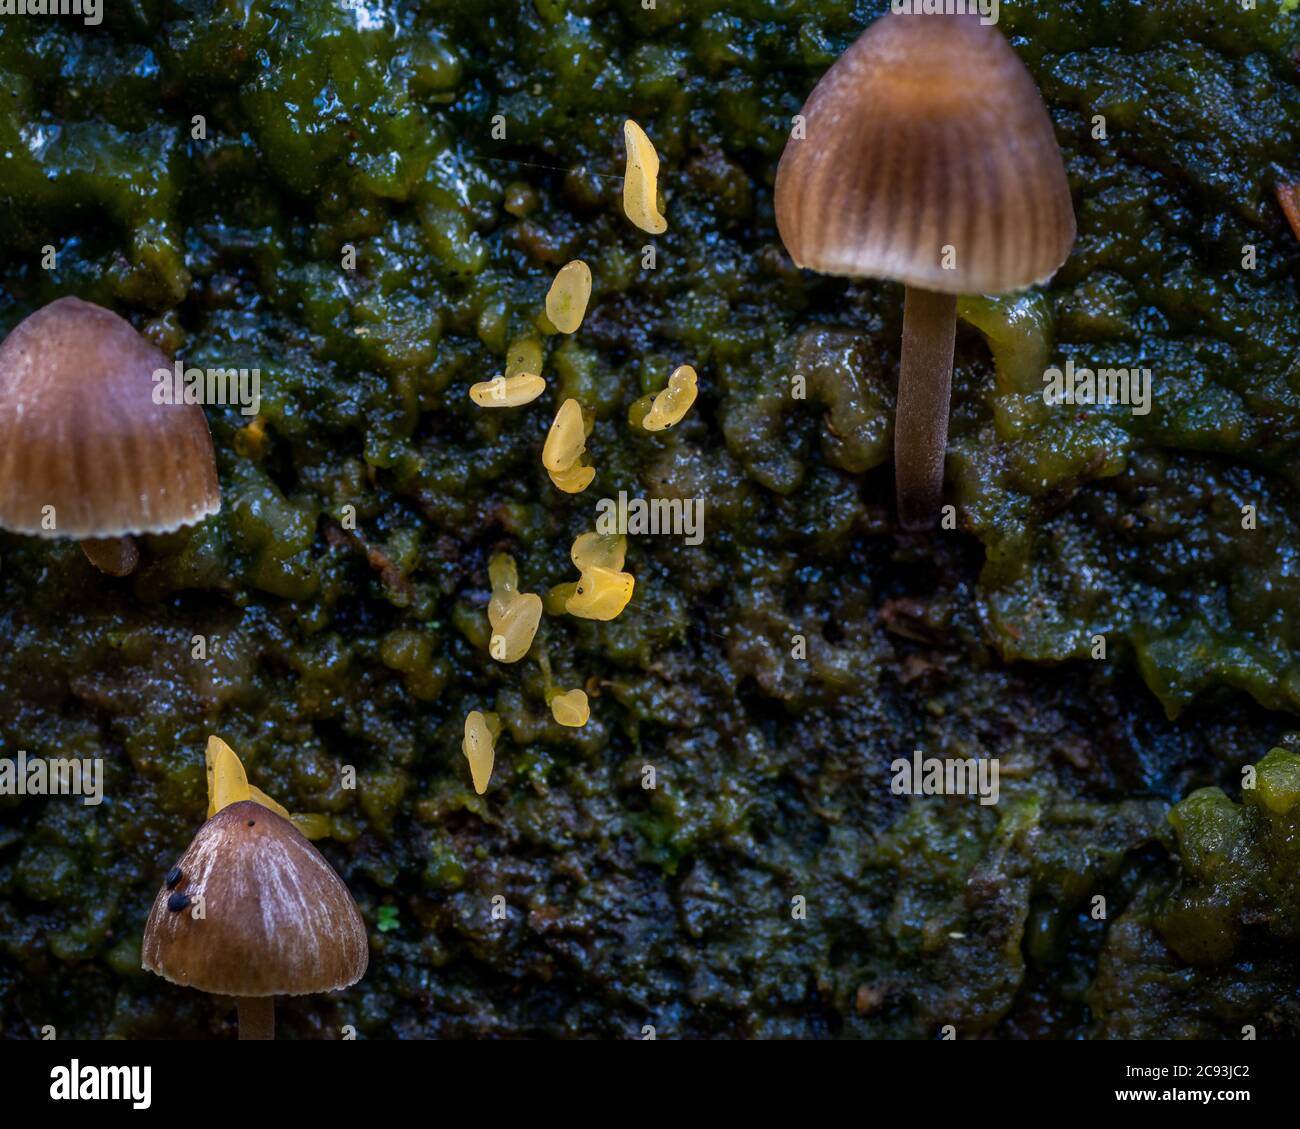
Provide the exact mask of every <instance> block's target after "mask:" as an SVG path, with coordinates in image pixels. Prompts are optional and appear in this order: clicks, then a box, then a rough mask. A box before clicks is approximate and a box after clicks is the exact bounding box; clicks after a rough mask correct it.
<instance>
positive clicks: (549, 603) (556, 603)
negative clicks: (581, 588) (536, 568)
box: [542, 580, 578, 615]
mask: <svg viewBox="0 0 1300 1129" xmlns="http://www.w3.org/2000/svg"><path fill="white" fill-rule="evenodd" d="M577 590H578V582H577V581H576V580H570V581H569V582H568V583H567V584H557V585H556V586H555V587H554V588H552V589H551V590H550V591H549V592H547V593H546V596H545V597H544V598H543V600H542V603H543V604H544V606H545V607H546V614H547V615H563V614H564V613H565V612H567V611H568V610H569V598H570V597H571V596H572V595H573V594H574V592H576V591H577Z"/></svg>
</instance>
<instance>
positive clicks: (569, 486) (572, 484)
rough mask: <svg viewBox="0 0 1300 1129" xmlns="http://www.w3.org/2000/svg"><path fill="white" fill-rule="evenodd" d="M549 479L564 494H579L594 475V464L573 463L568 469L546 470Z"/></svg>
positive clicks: (588, 484) (589, 483)
mask: <svg viewBox="0 0 1300 1129" xmlns="http://www.w3.org/2000/svg"><path fill="white" fill-rule="evenodd" d="M546 473H547V474H549V475H550V476H551V481H552V482H553V483H554V484H555V485H556V486H557V487H558V488H559V489H561V490H563V491H564V492H565V493H566V494H581V493H582V492H583V491H584V490H585V489H587V487H588V486H590V485H591V483H592V480H593V479H594V478H595V477H596V468H595V467H594V466H582V465H581V464H580V463H574V464H573V466H571V467H569V469H568V470H548V471H547V472H546Z"/></svg>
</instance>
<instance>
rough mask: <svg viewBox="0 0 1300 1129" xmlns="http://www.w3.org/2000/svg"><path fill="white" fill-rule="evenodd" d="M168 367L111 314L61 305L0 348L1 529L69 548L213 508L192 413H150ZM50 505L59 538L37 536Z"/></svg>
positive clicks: (203, 428)
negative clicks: (64, 542)
mask: <svg viewBox="0 0 1300 1129" xmlns="http://www.w3.org/2000/svg"><path fill="white" fill-rule="evenodd" d="M160 368H161V369H167V370H169V371H170V370H171V369H172V362H171V361H169V360H168V359H167V357H166V356H165V355H164V354H163V353H162V352H161V351H160V350H158V349H156V348H155V347H154V346H153V345H151V344H150V343H149V342H148V341H147V340H145V338H143V337H141V336H140V334H139V333H137V332H136V331H135V329H134V328H133V327H132V326H131V324H130V323H129V322H127V321H125V320H123V319H122V318H120V317H118V316H117V315H116V314H115V313H112V312H111V311H109V310H105V309H103V308H102V307H100V306H96V305H93V304H92V303H90V302H83V301H81V299H79V298H60V299H59V300H58V301H57V302H51V303H50V304H49V305H48V306H44V307H42V308H41V309H39V310H37V311H36V312H35V313H34V314H32V315H31V316H30V317H28V318H26V319H25V320H24V321H22V322H20V323H19V324H18V325H17V326H16V327H15V328H14V330H13V332H12V333H10V334H9V336H8V337H7V338H5V340H4V343H3V344H0V527H3V528H5V529H8V530H12V531H13V532H15V533H27V534H35V535H37V536H43V537H72V538H75V539H77V540H84V539H89V538H101V537H122V536H126V535H130V534H136V533H170V532H171V531H173V530H175V529H179V528H180V527H181V526H183V525H192V524H193V523H195V522H198V521H202V520H203V519H204V518H205V517H208V516H209V515H211V514H214V513H216V512H217V511H218V510H219V509H220V508H221V489H220V486H219V485H218V483H217V467H216V460H215V458H214V456H213V452H212V437H211V435H210V434H209V433H208V422H207V419H206V417H205V416H204V414H203V409H202V408H201V407H199V406H198V405H197V404H176V405H172V404H155V403H154V400H153V394H154V388H155V383H154V380H153V374H154V372H155V371H156V370H157V369H160ZM45 506H53V507H55V522H56V525H57V528H56V529H53V530H50V529H45V528H42V517H43V512H42V511H43V507H45Z"/></svg>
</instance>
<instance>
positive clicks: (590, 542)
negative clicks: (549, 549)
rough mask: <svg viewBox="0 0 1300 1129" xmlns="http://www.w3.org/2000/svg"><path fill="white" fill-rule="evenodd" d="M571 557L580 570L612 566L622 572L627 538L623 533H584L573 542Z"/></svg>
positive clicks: (625, 556)
mask: <svg viewBox="0 0 1300 1129" xmlns="http://www.w3.org/2000/svg"><path fill="white" fill-rule="evenodd" d="M569 559H570V560H572V561H573V567H574V568H576V569H577V570H578V571H579V572H586V571H587V569H589V568H612V569H613V570H614V571H615V572H621V571H622V569H623V562H624V561H625V560H626V559H627V538H626V537H625V536H624V535H623V534H621V533H583V534H580V535H579V536H578V538H577V540H575V541H574V542H573V548H572V549H570V550H569Z"/></svg>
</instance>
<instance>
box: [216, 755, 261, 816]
mask: <svg viewBox="0 0 1300 1129" xmlns="http://www.w3.org/2000/svg"><path fill="white" fill-rule="evenodd" d="M214 745H215V747H214ZM208 758H209V760H210V761H211V764H212V790H211V792H210V794H209V796H208V807H209V808H210V809H211V814H212V815H216V813H217V812H219V811H221V810H222V808H227V807H229V806H230V805H231V804H238V803H241V802H242V801H244V800H251V799H252V798H253V793H252V790H251V789H250V788H249V786H248V776H247V775H246V774H245V773H244V766H243V765H242V764H240V763H239V758H238V757H237V756H235V751H234V749H232V748H231V747H230V746H229V745H227V744H226V743H225V742H224V741H223V740H221V738H220V737H209V738H208ZM209 818H211V816H209Z"/></svg>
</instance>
